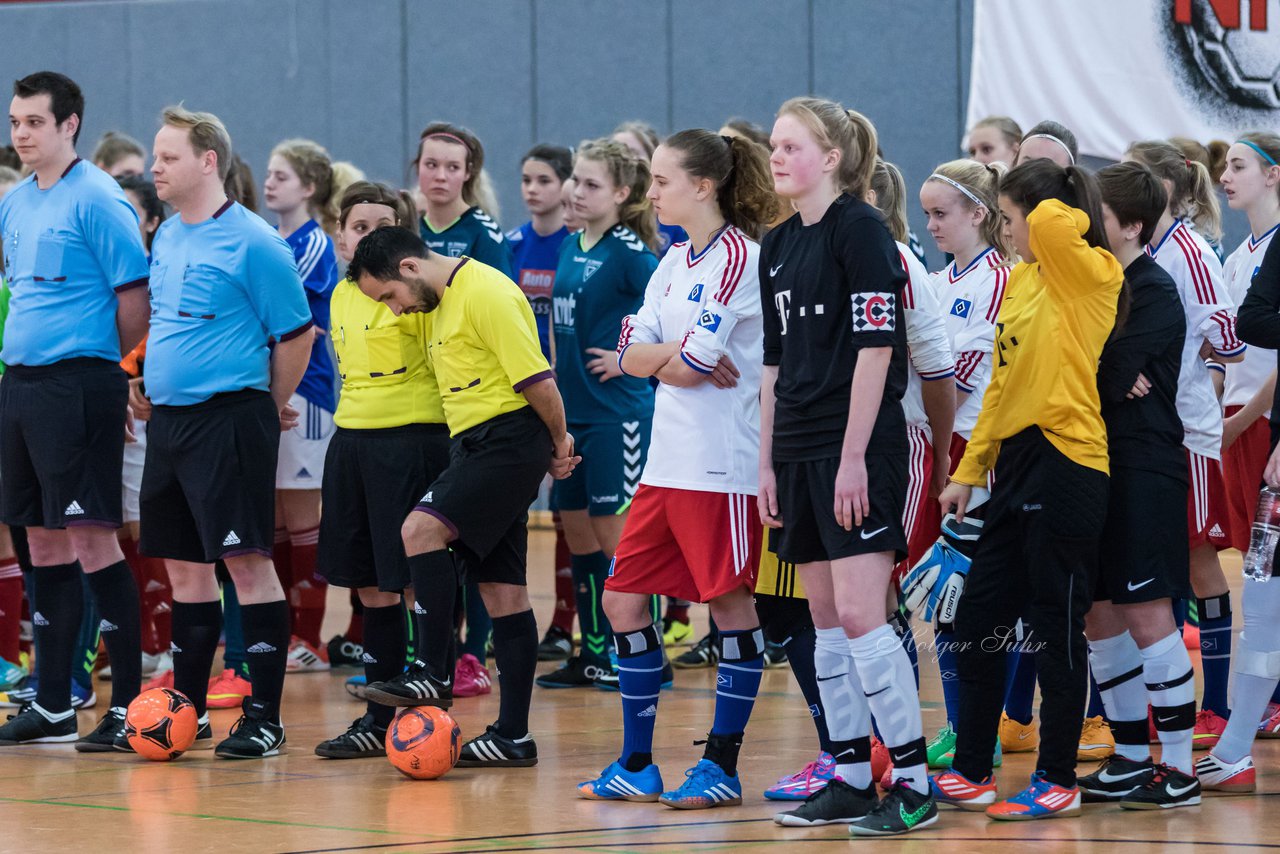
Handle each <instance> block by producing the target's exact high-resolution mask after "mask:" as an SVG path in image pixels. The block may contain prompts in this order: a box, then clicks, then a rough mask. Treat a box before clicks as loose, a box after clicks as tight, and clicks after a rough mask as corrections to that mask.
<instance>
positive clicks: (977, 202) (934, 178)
mask: <svg viewBox="0 0 1280 854" xmlns="http://www.w3.org/2000/svg"><path fill="white" fill-rule="evenodd" d="M928 180H930V181H944V182H946V183H948V184H950V185H951V186H953V187H955V188H956V189H957V190H959V191H960V192H962V193H964V194H965V195H966V196H968V197H969V201H971V202H973V203H974V204H975V205H977V206H978V207H980V208H985V207H987V203H986V202H984V201H983V200H982V199H980V198H978V196H977V194H976V193H974V192H973V190H970V189H969V188H968V187H966V186H965V185H964V184H961V183H960V182H959V181H953V180H951V179H950V178H948V177H947V176H946V175H939V174H938V173H937V172H934V173H933V174H932V175H930V176H929V178H928ZM988 210H990V208H988Z"/></svg>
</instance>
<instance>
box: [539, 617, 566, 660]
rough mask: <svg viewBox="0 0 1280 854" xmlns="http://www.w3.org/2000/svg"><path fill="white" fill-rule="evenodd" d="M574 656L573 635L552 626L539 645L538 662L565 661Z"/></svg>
mask: <svg viewBox="0 0 1280 854" xmlns="http://www.w3.org/2000/svg"><path fill="white" fill-rule="evenodd" d="M571 655H573V635H571V634H569V633H568V632H566V631H565V630H564V629H562V628H560V627H559V626H552V627H551V628H549V629H547V633H546V634H545V635H543V636H542V642H541V643H539V644H538V661H564V660H565V659H567V658H568V657H569V656H571Z"/></svg>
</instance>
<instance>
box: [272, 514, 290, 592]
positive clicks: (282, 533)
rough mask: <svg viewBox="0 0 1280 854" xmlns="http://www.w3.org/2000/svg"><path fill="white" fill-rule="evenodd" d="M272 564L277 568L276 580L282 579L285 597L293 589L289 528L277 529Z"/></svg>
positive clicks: (281, 584) (281, 585)
mask: <svg viewBox="0 0 1280 854" xmlns="http://www.w3.org/2000/svg"><path fill="white" fill-rule="evenodd" d="M271 562H272V563H273V564H275V567H276V578H278V579H280V588H281V589H282V590H284V595H285V597H288V595H289V589H290V588H292V587H293V549H292V548H290V546H289V531H288V529H287V528H283V527H280V528H276V536H275V545H273V546H272V548H271Z"/></svg>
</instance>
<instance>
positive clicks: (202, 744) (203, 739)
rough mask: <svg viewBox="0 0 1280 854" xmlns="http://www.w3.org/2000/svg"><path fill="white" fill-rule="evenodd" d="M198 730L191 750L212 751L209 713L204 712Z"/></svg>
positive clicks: (127, 748)
mask: <svg viewBox="0 0 1280 854" xmlns="http://www.w3.org/2000/svg"><path fill="white" fill-rule="evenodd" d="M198 723H199V729H197V730H196V740H195V743H194V744H192V745H191V750H213V727H211V726H209V713H208V712H205V713H204V717H202V718H200V720H199V722H198ZM122 749H124V750H132V749H133V748H130V747H125V748H122Z"/></svg>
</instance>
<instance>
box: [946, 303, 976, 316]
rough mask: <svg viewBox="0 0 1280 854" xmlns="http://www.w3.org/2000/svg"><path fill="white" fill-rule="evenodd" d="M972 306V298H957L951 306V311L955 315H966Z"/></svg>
mask: <svg viewBox="0 0 1280 854" xmlns="http://www.w3.org/2000/svg"><path fill="white" fill-rule="evenodd" d="M972 308H973V302H972V300H967V299H958V300H956V301H955V302H954V303H953V304H952V306H951V313H952V314H954V315H955V316H956V317H968V316H969V311H970V310H971V309H972Z"/></svg>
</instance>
